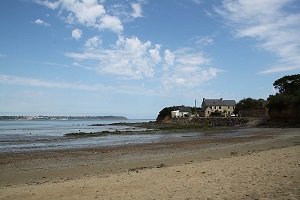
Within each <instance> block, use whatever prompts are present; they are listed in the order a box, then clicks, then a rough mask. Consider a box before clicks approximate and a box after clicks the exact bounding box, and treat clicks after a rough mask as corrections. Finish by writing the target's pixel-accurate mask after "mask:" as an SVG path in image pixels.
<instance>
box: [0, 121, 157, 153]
mask: <svg viewBox="0 0 300 200" xmlns="http://www.w3.org/2000/svg"><path fill="white" fill-rule="evenodd" d="M148 121H150V120H114V121H108V120H102V121H100V120H41V121H39V120H11V121H0V152H18V151H31V150H46V149H63V148H78V147H79V148H81V147H82V148H83V147H93V146H112V145H122V144H130V143H146V142H151V141H153V140H155V139H156V138H157V137H156V136H154V135H148V134H145V135H114V134H113V133H114V132H115V131H116V130H117V131H143V130H145V129H143V128H136V127H132V126H126V125H114V123H121V122H126V123H135V122H148ZM92 124H98V125H99V124H100V125H101V126H91V125H92ZM101 131H109V132H111V133H112V134H110V135H107V136H101V137H84V138H76V137H74V138H67V137H64V135H65V134H67V133H77V132H86V133H90V132H92V133H93V132H101Z"/></svg>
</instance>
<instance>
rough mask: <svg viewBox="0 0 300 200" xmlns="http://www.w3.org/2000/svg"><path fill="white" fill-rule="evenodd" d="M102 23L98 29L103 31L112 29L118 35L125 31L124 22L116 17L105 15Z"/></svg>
mask: <svg viewBox="0 0 300 200" xmlns="http://www.w3.org/2000/svg"><path fill="white" fill-rule="evenodd" d="M100 21H101V23H100V25H99V26H98V27H99V28H101V29H110V30H112V31H114V32H116V33H120V32H122V31H123V25H122V22H121V21H120V19H119V18H118V17H116V16H110V15H104V16H103V17H102V18H101V20H100Z"/></svg>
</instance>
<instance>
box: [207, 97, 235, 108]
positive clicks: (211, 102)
mask: <svg viewBox="0 0 300 200" xmlns="http://www.w3.org/2000/svg"><path fill="white" fill-rule="evenodd" d="M235 104H236V103H235V100H223V99H222V98H221V99H203V102H202V107H207V106H235Z"/></svg>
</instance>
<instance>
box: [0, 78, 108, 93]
mask: <svg viewBox="0 0 300 200" xmlns="http://www.w3.org/2000/svg"><path fill="white" fill-rule="evenodd" d="M0 83H1V84H9V85H21V86H33V87H45V88H60V89H76V90H86V91H96V90H103V89H105V88H104V87H103V86H102V85H85V84H81V83H69V82H58V81H47V80H41V79H35V78H28V77H20V76H9V75H1V74H0Z"/></svg>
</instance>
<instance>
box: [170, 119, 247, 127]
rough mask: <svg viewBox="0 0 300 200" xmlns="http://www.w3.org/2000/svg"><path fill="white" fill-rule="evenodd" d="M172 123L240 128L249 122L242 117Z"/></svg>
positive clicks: (178, 120)
mask: <svg viewBox="0 0 300 200" xmlns="http://www.w3.org/2000/svg"><path fill="white" fill-rule="evenodd" d="M172 122H175V123H191V124H198V125H200V126H239V125H242V124H245V123H247V122H249V120H248V119H246V118H240V117H197V118H193V119H184V118H180V119H173V120H172Z"/></svg>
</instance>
